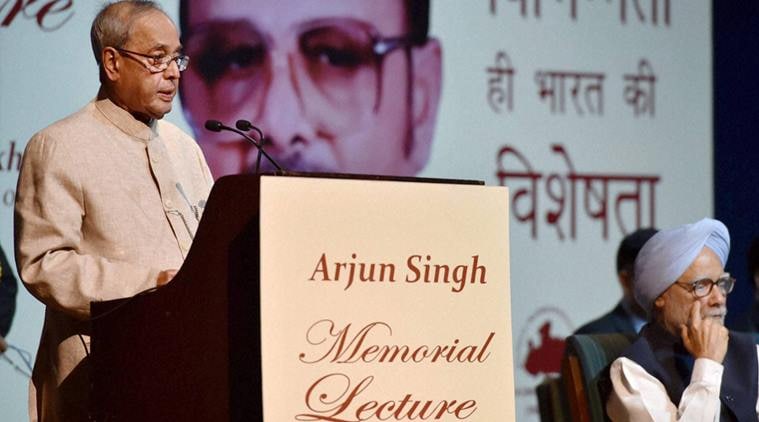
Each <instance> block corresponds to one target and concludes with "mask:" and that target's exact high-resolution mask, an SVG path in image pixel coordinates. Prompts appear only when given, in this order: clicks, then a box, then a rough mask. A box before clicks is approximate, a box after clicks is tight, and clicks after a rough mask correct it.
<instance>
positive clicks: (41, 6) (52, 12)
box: [0, 0, 74, 32]
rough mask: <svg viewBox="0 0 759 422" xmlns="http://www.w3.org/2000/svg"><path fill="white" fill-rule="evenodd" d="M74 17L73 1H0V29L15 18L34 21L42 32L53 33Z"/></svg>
mask: <svg viewBox="0 0 759 422" xmlns="http://www.w3.org/2000/svg"><path fill="white" fill-rule="evenodd" d="M73 15H74V0H47V1H41V2H40V1H37V0H3V1H0V18H1V19H2V21H0V27H8V26H11V24H12V23H13V22H14V20H16V18H18V17H21V18H27V19H34V20H35V21H36V22H37V26H39V27H40V29H42V30H43V31H48V32H49V31H55V30H56V29H59V28H60V27H62V26H63V25H64V24H65V23H66V22H68V21H69V19H71V17H72V16H73Z"/></svg>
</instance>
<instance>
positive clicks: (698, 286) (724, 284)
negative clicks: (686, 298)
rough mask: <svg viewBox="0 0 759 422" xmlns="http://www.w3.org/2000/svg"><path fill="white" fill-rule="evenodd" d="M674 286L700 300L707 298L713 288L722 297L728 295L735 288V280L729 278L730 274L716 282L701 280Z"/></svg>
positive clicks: (678, 283)
mask: <svg viewBox="0 0 759 422" xmlns="http://www.w3.org/2000/svg"><path fill="white" fill-rule="evenodd" d="M675 284H677V285H678V286H680V287H682V288H683V289H685V290H688V291H689V292H691V293H693V295H694V296H696V297H697V298H702V297H706V296H709V294H710V293H711V292H712V288H714V286H717V287H719V290H720V292H722V294H723V295H728V294H730V292H732V291H733V287H734V286H735V278H733V277H731V276H730V274H726V275H723V276H722V277H720V278H719V279H717V280H711V279H709V278H702V279H701V280H696V281H691V282H690V283H684V282H680V281H678V282H677V283H675Z"/></svg>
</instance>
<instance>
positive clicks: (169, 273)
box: [156, 270, 178, 287]
mask: <svg viewBox="0 0 759 422" xmlns="http://www.w3.org/2000/svg"><path fill="white" fill-rule="evenodd" d="M177 271H178V270H163V271H161V272H160V273H158V279H157V280H156V285H157V286H159V287H160V286H163V285H164V284H167V283H168V282H169V281H171V279H172V278H174V276H175V275H177Z"/></svg>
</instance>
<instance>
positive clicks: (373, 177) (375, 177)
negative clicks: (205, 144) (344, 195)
mask: <svg viewBox="0 0 759 422" xmlns="http://www.w3.org/2000/svg"><path fill="white" fill-rule="evenodd" d="M251 176H256V177H258V176H285V177H310V178H320V179H351V180H374V181H390V182H416V183H440V184H452V185H476V186H484V185H485V181H483V180H466V179H442V178H435V177H411V176H385V175H376V174H356V173H310V172H299V171H287V170H278V171H276V172H273V173H271V172H269V173H261V174H258V175H250V174H248V175H229V176H223V177H221V178H219V180H221V179H227V178H230V179H231V178H239V177H251Z"/></svg>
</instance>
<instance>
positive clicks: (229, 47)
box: [183, 19, 412, 123]
mask: <svg viewBox="0 0 759 422" xmlns="http://www.w3.org/2000/svg"><path fill="white" fill-rule="evenodd" d="M283 38H285V39H282V40H279V39H277V40H272V39H271V37H270V36H268V34H262V33H260V32H259V31H258V30H257V29H256V28H255V27H254V26H253V25H252V24H251V23H249V22H248V21H242V20H241V21H234V22H224V23H208V24H204V25H198V26H195V27H193V28H190V30H189V31H188V35H187V36H186V38H185V39H184V40H183V44H184V45H185V46H186V48H187V51H188V54H190V55H192V56H193V57H194V58H195V62H194V63H196V65H194V66H193V67H192V68H191V69H190V72H189V76H188V77H189V79H186V80H185V81H184V83H185V84H187V83H192V82H190V81H193V80H197V79H195V78H198V79H199V80H200V81H201V82H202V84H203V85H204V86H205V88H206V89H207V94H206V96H207V97H209V98H207V103H208V106H209V107H211V108H212V110H211V111H213V112H214V113H215V115H225V114H227V115H229V114H232V113H235V112H239V111H241V110H245V112H246V115H248V116H250V117H257V116H258V113H259V112H260V111H261V110H262V109H263V106H264V105H263V103H264V98H265V97H266V94H267V91H268V90H269V89H270V86H271V81H272V77H273V75H274V72H276V71H282V69H279V68H278V69H274V67H275V66H276V65H275V63H286V66H287V68H286V69H285V71H288V72H290V73H289V79H291V80H293V83H294V85H296V87H295V89H296V91H297V94H298V95H299V96H300V97H301V99H303V98H308V99H309V101H312V99H313V98H319V99H320V100H321V101H322V103H321V104H318V106H322V108H323V106H327V107H329V109H332V110H337V111H340V112H341V113H339V115H340V116H342V117H344V118H345V119H346V120H350V119H352V118H353V117H352V116H354V113H356V112H358V111H363V110H367V109H371V110H374V111H376V110H377V108H378V105H379V102H380V98H381V95H382V72H383V60H384V58H385V57H386V56H387V55H388V54H390V53H391V52H393V51H395V50H397V49H400V48H406V49H408V47H410V46H411V45H412V42H411V39H410V38H409V37H407V36H399V37H382V36H380V35H379V34H378V33H377V31H376V29H375V28H374V27H373V26H371V25H369V24H367V23H365V22H363V21H358V20H354V19H320V20H317V21H313V22H309V23H308V24H305V25H302V26H300V27H298V28H297V30H294V31H293V32H292V33H291V34H290V36H289V37H283ZM288 43H289V44H288ZM275 50H276V51H275ZM280 50H282V52H279V51H280ZM274 56H277V58H280V57H284V58H285V59H286V60H277V59H275V58H274ZM404 82H405V80H404ZM194 89H195V88H193V91H194ZM201 95H202V94H201ZM251 112H252V113H253V115H252V116H251V114H249V113H251ZM354 123H355V121H354Z"/></svg>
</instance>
